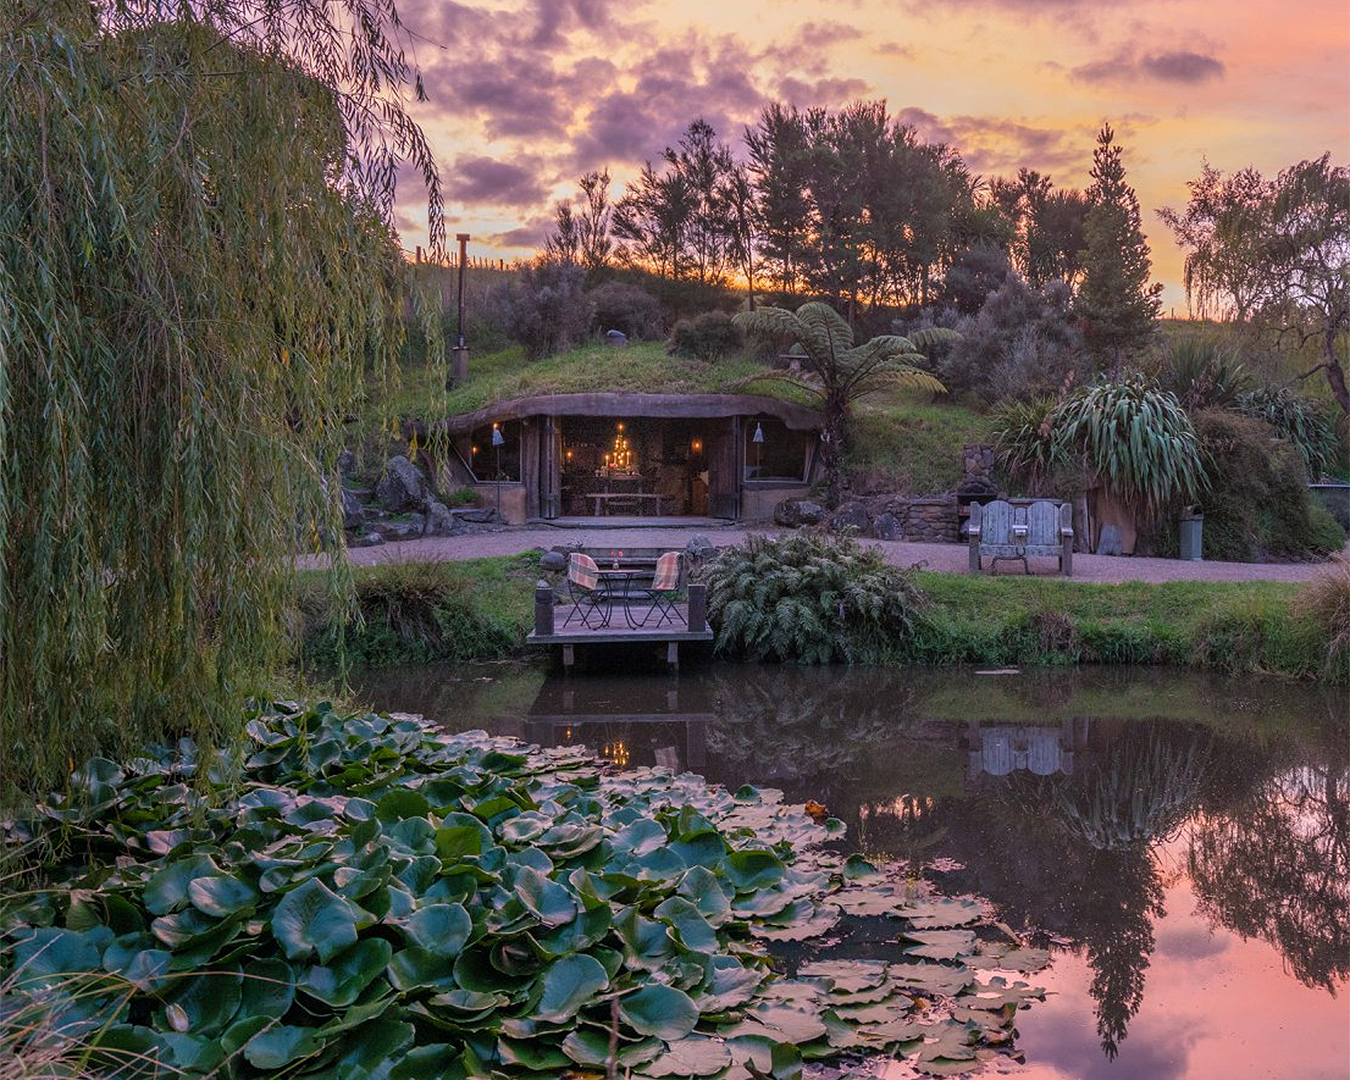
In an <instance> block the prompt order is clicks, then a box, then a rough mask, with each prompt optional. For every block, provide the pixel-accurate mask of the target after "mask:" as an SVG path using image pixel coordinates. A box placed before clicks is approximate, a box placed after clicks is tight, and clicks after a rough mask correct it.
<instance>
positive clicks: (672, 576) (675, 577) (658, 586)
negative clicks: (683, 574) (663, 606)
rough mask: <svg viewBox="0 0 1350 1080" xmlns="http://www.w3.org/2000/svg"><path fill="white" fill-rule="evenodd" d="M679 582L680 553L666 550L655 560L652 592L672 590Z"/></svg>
mask: <svg viewBox="0 0 1350 1080" xmlns="http://www.w3.org/2000/svg"><path fill="white" fill-rule="evenodd" d="M679 584H680V553H679V552H678V551H667V552H666V553H665V554H664V555H662V556H661V557H660V558H659V559H657V560H656V577H655V578H654V579H653V580H652V592H673V591H674V590H675V589H676V588H678V587H679Z"/></svg>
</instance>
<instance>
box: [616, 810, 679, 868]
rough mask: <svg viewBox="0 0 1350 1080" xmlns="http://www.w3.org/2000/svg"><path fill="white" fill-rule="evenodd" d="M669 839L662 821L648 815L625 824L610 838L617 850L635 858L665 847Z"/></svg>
mask: <svg viewBox="0 0 1350 1080" xmlns="http://www.w3.org/2000/svg"><path fill="white" fill-rule="evenodd" d="M669 840H670V838H669V837H668V836H667V835H666V830H665V829H663V828H662V827H661V824H660V822H657V821H653V820H652V819H651V818H646V817H644V818H638V819H637V820H636V821H634V822H631V823H630V824H628V825H625V826H624V827H623V828H622V829H620V830H619V831H618V832H616V833H615V834H614V835H613V836H611V837H610V838H609V842H610V845H611V846H612V847H613V848H614V850H615V851H622V852H626V853H627V854H629V855H632V856H633V857H634V858H640V857H641V856H643V855H649V854H651V853H652V852H653V851H656V850H658V849H660V848H663V847H665V846H666V844H667V843H669Z"/></svg>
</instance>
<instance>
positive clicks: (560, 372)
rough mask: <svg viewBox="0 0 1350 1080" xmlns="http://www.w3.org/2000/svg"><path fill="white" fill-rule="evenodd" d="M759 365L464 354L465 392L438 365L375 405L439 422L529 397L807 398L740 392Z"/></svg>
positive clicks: (659, 354) (659, 349)
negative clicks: (610, 394)
mask: <svg viewBox="0 0 1350 1080" xmlns="http://www.w3.org/2000/svg"><path fill="white" fill-rule="evenodd" d="M763 370H764V368H763V365H761V364H758V363H756V362H755V361H753V360H747V359H744V358H742V357H729V358H727V359H725V360H719V361H718V362H716V363H711V364H710V363H706V362H704V361H702V360H686V359H683V358H682V357H678V356H667V355H666V351H665V346H664V345H662V344H660V343H659V342H644V343H641V344H636V345H630V346H628V347H626V348H615V347H613V346H609V345H588V346H585V347H583V348H580V349H573V350H572V351H571V352H566V353H559V354H558V355H557V356H550V357H546V358H545V359H543V360H530V359H528V358H527V357H526V356H525V353H524V351H523V350H521V349H518V348H516V349H503V350H502V351H501V352H495V353H484V354H482V355H480V356H475V355H472V354H470V356H469V378H468V381H467V382H466V383H465V384H464V385H463V386H458V387H456V388H455V389H454V390H450V391H447V390H446V389H445V383H444V379H445V371H444V369H442V368H440V367H439V366H429V367H417V368H405V369H404V370H403V372H402V376H401V378H400V380H399V385H398V386H397V387H395V388H394V389H393V390H392V392H391V393H390V394H389V395H388V396H387V397H386V398H385V399H384V400H382V401H379V402H373V403H372V404H373V405H374V406H375V407H377V408H378V411H379V412H380V413H381V414H382V415H383V416H384V417H390V416H394V417H412V418H416V419H418V420H438V419H441V418H442V417H446V416H459V415H460V414H462V413H469V412H474V411H475V410H477V409H482V408H485V407H487V406H489V405H491V404H493V403H494V402H499V401H509V400H511V399H513V398H518V397H525V396H527V395H532V394H584V393H600V392H631V393H646V394H717V393H739V394H746V393H751V394H763V395H764V396H766V397H775V398H779V399H781V400H783V401H792V402H796V403H797V404H801V405H812V404H814V403H813V402H812V401H811V400H810V398H809V396H808V395H806V394H803V393H801V392H800V391H796V390H794V389H793V388H792V387H789V386H785V385H783V384H781V383H774V382H769V381H765V382H761V383H755V384H754V385H752V386H737V385H736V384H737V383H738V382H741V381H743V380H745V379H747V378H749V377H751V376H753V375H754V374H755V373H756V372H759V371H763Z"/></svg>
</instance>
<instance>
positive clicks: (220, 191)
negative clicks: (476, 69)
mask: <svg viewBox="0 0 1350 1080" xmlns="http://www.w3.org/2000/svg"><path fill="white" fill-rule="evenodd" d="M353 31H358V32H353ZM401 34H402V31H401V30H400V27H399V23H398V20H397V15H396V13H395V12H394V10H393V7H392V4H391V2H390V0H289V2H288V3H285V4H279V3H272V2H263V3H258V2H253V0H201V2H191V0H142V2H139V3H136V4H129V3H126V2H125V0H98V2H95V3H93V4H91V3H89V2H88V0H58V2H51V0H18V2H17V3H15V2H14V0H10V3H8V4H6V5H4V7H3V10H2V11H0V654H2V655H0V787H3V788H4V789H5V790H4V792H0V794H4V793H5V792H8V793H13V792H14V791H15V790H16V789H19V788H29V789H32V788H34V787H35V786H37V785H40V784H43V783H45V782H48V781H51V780H53V779H55V778H58V777H59V775H60V774H61V773H62V772H63V771H64V770H65V769H66V768H67V767H68V762H70V761H72V760H79V759H80V757H81V755H83V754H84V753H86V752H88V751H91V750H94V749H96V748H103V747H107V748H109V749H125V748H127V747H129V746H134V745H137V744H139V743H142V742H144V741H145V740H150V739H158V738H165V737H171V736H173V735H176V734H178V733H181V732H190V733H193V734H195V735H198V736H204V737H206V738H208V739H210V738H212V737H215V738H219V737H220V735H221V734H222V732H224V731H226V730H228V728H229V726H230V725H232V724H234V723H236V722H237V720H236V718H237V717H238V716H239V715H240V708H239V706H240V704H241V701H242V699H243V698H244V696H245V695H247V694H250V693H254V692H257V691H259V690H260V689H262V688H264V687H265V686H266V673H267V671H268V669H269V667H270V666H272V665H274V663H275V660H276V658H278V657H279V656H280V655H282V648H283V625H282V623H283V619H284V616H285V611H286V608H287V592H288V584H289V580H290V578H291V577H292V576H293V575H292V574H291V572H290V558H289V556H290V555H291V554H292V553H293V552H294V551H295V550H296V549H297V547H308V548H310V549H312V548H313V547H314V545H315V544H316V543H320V542H322V540H323V538H324V537H325V536H329V535H336V533H337V530H338V529H339V528H340V519H341V506H340V491H339V485H338V483H337V475H338V473H337V468H336V462H337V457H338V453H339V451H340V443H339V440H340V424H341V421H342V418H343V417H344V415H347V414H349V412H350V410H351V408H352V406H353V404H354V402H355V401H356V399H357V398H358V396H359V395H360V394H361V393H362V387H363V385H364V382H365V380H366V378H367V377H368V375H369V372H370V371H372V370H374V371H380V370H382V369H383V365H384V364H385V363H386V361H387V359H388V358H390V357H391V356H392V355H393V353H394V350H396V349H397V347H398V345H399V341H400V337H401V325H400V324H401V319H400V317H399V315H400V312H401V306H400V305H401V297H400V294H401V291H402V278H403V271H402V264H401V260H400V258H399V255H398V250H397V246H396V244H395V243H394V240H393V235H392V231H391V229H390V225H389V223H390V221H391V218H392V203H393V181H394V175H395V166H396V163H397V161H398V160H399V159H400V158H401V157H410V158H411V159H412V160H413V161H414V162H415V163H416V164H417V165H418V166H419V167H420V168H421V170H422V172H423V174H424V176H425V179H426V180H427V182H428V185H429V191H430V205H431V221H432V237H433V241H439V240H440V238H441V228H442V227H441V224H440V214H439V197H438V193H437V187H436V180H435V174H434V166H433V163H432V161H431V158H430V155H429V153H428V152H427V147H426V144H425V142H424V141H423V139H422V136H421V134H420V132H419V131H418V130H417V128H416V126H415V125H414V124H413V123H412V122H411V121H410V120H409V119H408V116H407V114H406V112H405V110H404V106H403V101H404V92H405V91H404V88H405V87H406V86H407V84H408V80H409V78H410V77H413V76H412V73H411V71H410V68H409V65H408V64H407V62H406V61H405V59H404V57H403V54H402V52H401V49H400V45H399V41H400V35H401ZM414 81H415V77H414ZM341 577H342V575H341V573H340V572H339V573H338V574H337V575H336V576H335V594H336V593H337V592H338V591H339V590H338V588H337V586H340V584H341V581H340V578H341Z"/></svg>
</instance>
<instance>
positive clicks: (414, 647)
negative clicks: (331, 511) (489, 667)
mask: <svg viewBox="0 0 1350 1080" xmlns="http://www.w3.org/2000/svg"><path fill="white" fill-rule="evenodd" d="M519 562H520V567H521V570H520V573H521V574H524V575H525V576H526V577H528V576H529V572H530V570H531V569H532V568H533V565H534V562H533V560H532V559H529V558H525V557H522V559H521V560H519ZM489 576H490V575H489V574H488V573H487V572H486V571H484V572H483V573H482V574H479V575H475V574H474V573H473V570H472V568H470V569H469V570H468V571H467V572H466V570H465V568H464V567H463V566H462V565H461V566H455V565H453V564H449V563H428V562H391V563H384V564H381V565H379V566H371V567H363V568H361V569H358V570H357V571H355V573H354V574H353V581H354V585H355V592H356V614H357V615H358V616H359V617H358V618H353V619H352V620H351V621H350V622H348V623H347V624H346V625H345V626H341V627H339V626H338V625H336V624H335V623H333V622H332V621H331V619H330V617H329V609H328V607H327V606H326V605H325V604H324V603H323V601H322V598H321V597H319V596H318V595H310V594H308V593H307V592H305V591H302V593H301V598H300V608H301V614H302V616H303V618H304V622H305V625H304V627H303V629H302V631H301V633H302V638H303V653H304V659H305V661H306V662H307V663H308V664H311V665H314V666H316V667H321V668H328V667H334V666H336V665H337V664H338V661H339V660H340V659H342V660H346V661H347V662H348V663H352V664H357V665H361V666H368V667H379V666H383V665H388V664H405V663H426V662H428V661H432V660H486V659H493V658H497V657H501V656H505V655H507V654H508V653H510V652H511V651H512V650H514V649H515V648H516V647H517V645H518V644H519V642H520V640H521V638H522V637H523V636H524V631H525V620H526V618H527V614H526V612H525V604H526V600H527V592H526V589H525V580H524V579H523V578H522V580H519V581H515V580H513V581H509V582H508V589H509V595H510V596H511V597H512V598H514V597H516V596H518V597H519V600H520V604H519V610H509V609H508V608H507V607H505V606H504V605H503V604H502V602H501V597H500V596H499V595H498V594H499V593H502V592H504V591H505V590H498V589H496V587H495V583H494V582H493V581H490V580H488V577H489ZM497 576H498V577H500V576H501V575H500V574H498V575H497ZM508 576H509V575H508Z"/></svg>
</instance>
